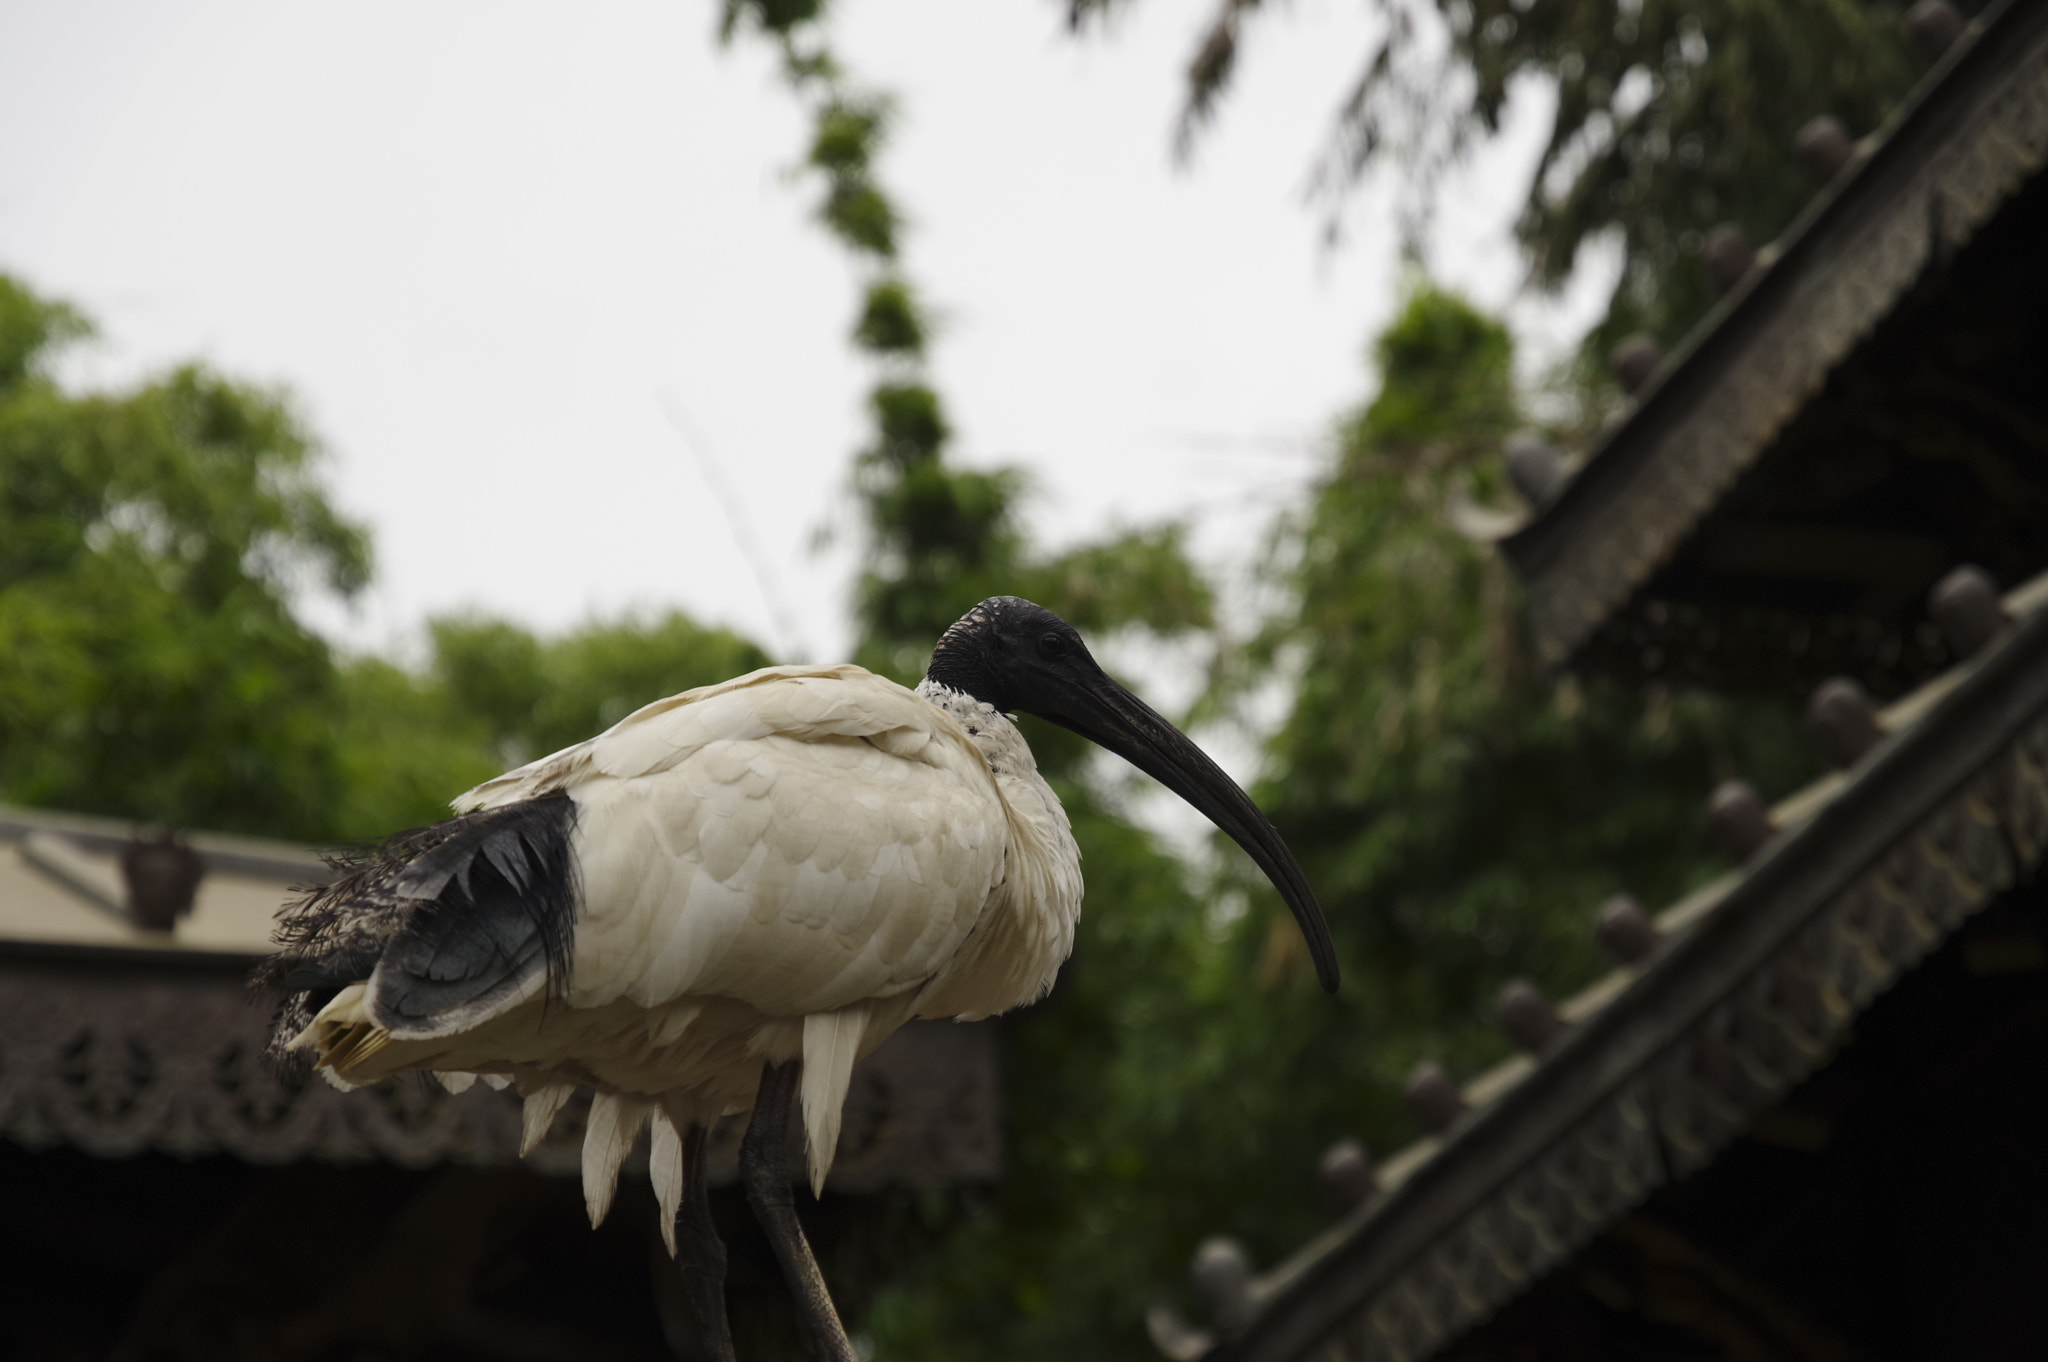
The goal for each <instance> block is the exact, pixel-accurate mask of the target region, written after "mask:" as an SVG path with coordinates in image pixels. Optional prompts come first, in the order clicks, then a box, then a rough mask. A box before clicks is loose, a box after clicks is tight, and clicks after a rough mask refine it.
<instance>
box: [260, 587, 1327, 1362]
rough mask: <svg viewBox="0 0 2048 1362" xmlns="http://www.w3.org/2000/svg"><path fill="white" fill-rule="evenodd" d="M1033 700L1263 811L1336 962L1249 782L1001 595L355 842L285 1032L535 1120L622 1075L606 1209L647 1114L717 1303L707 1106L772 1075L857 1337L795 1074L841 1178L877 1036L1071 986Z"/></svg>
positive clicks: (537, 1133) (595, 1163)
mask: <svg viewBox="0 0 2048 1362" xmlns="http://www.w3.org/2000/svg"><path fill="white" fill-rule="evenodd" d="M1011 711H1022V712H1024V713H1027V714H1036V715H1038V716H1039V717H1041V718H1044V719H1047V720H1050V721H1051V722H1053V723H1056V724H1059V725H1061V726H1062V727H1065V728H1069V729H1072V730H1073V731H1075V732H1077V733H1079V734H1081V735H1082V736H1084V737H1086V738H1089V739H1091V740H1093V741H1094V742H1096V743H1099V744H1100V745H1102V746H1103V747H1106V748H1108V749H1109V750H1110V751H1112V752H1115V753H1117V754H1118V755H1120V756H1122V757H1124V758H1125V759H1126V760H1128V761H1130V762H1131V763H1132V764H1133V765H1135V766H1137V767H1138V768H1139V769H1140V770H1142V771H1145V772H1147V773H1149V774H1151V775H1152V776H1154V777H1156V778H1157V779H1158V780H1159V781H1160V782H1161V783H1163V784H1164V785H1166V786H1167V788H1169V789H1171V790H1173V791H1174V792H1175V793H1176V794H1178V795H1180V796H1181V797H1182V798H1183V799H1185V800H1187V801H1188V803H1190V804H1192V805H1193V806H1194V807H1195V808H1196V809H1198V810H1200V811H1201V812H1202V813H1203V814H1204V815H1205V816H1207V817H1208V818H1209V819H1210V821H1212V822H1213V823H1215V824H1216V826H1217V827H1219V828H1221V829H1222V830H1223V831H1224V832H1226V833H1228V834H1229V835H1230V836H1231V837H1232V838H1234V839H1236V841H1237V842H1238V843H1239V845H1241V846H1242V847H1244V849H1245V850H1246V851H1247V852H1249V853H1250V855H1251V856H1252V858H1253V860H1254V861H1256V862H1257V863H1258V865H1259V866H1260V868H1261V869H1262V870H1264V871H1265V873H1266V874H1267V875H1268V876H1269V877H1270V878H1271V879H1272V881H1273V882H1274V884H1275V885H1276V886H1277V887H1278V888H1279V890H1280V893H1281V896H1282V897H1283V898H1284V899H1285V900H1286V902H1287V905H1288V907H1289V908H1290V909H1291V910H1292V911H1293V913H1294V916H1295V918H1296V920H1297V921H1298V922H1299V923H1300V925H1301V929H1302V932H1303V933H1304V935H1305V936H1306V937H1307V939H1308V945H1309V951H1310V954H1311V955H1312V957H1313V958H1314V960H1315V965H1316V971H1317V975H1318V977H1319V978H1320V979H1321V981H1322V984H1323V987H1324V988H1326V989H1331V990H1334V989H1335V988H1336V986H1337V964H1336V956H1335V952H1334V950H1333V949H1332V947H1331V944H1330V936H1329V929H1328V927H1327V926H1326V925H1325V923H1324V921H1323V917H1322V913H1321V910H1320V909H1319V908H1318V907H1317V906H1316V902H1315V898H1314V896H1313V895H1312V894H1311V893H1310V891H1309V888H1308V884H1307V882H1306V881H1305V880H1304V878H1303V877H1302V873H1301V869H1300V867H1299V866H1298V865H1297V864H1296V863H1295V860H1294V857H1293V856H1292V855H1291V854H1290V853H1289V852H1288V850H1287V847H1286V845H1285V844H1284V843H1283V842H1282V840H1281V838H1280V835H1279V833H1278V832H1276V831H1275V830H1274V828H1273V826H1272V824H1271V823H1269V822H1268V821H1267V820H1266V818H1265V817H1264V815H1262V814H1261V813H1260V812H1259V810H1258V808H1257V807H1256V806H1255V805H1254V804H1253V803H1252V801H1251V799H1250V798H1249V797H1248V796H1247V795H1246V794H1245V793H1244V792H1243V791H1242V790H1240V789H1239V788H1238V787H1237V786H1236V785H1235V784H1233V783H1232V782H1231V780H1230V778H1229V777H1228V776H1226V775H1224V773H1223V772H1222V771H1221V770H1220V769H1219V768H1218V767H1217V766H1216V764H1215V763H1214V762H1212V761H1210V760H1209V759H1208V758H1207V757H1206V756H1204V755H1203V754H1202V752H1201V750H1200V749H1199V748H1197V747H1196V746H1195V745H1194V743H1193V742H1191V741H1190V740H1189V739H1188V738H1187V737H1186V736H1185V735H1183V734H1182V733H1181V732H1180V731H1179V730H1177V729H1176V728H1174V726H1173V725H1172V724H1170V723H1168V722H1167V721H1166V720H1165V719H1164V718H1162V717H1160V715H1158V714H1157V713H1155V712H1154V711H1153V710H1152V709H1150V708H1149V707H1147V706H1146V705H1145V704H1144V702H1142V701H1141V700H1139V699H1138V698H1137V697H1136V696H1134V695H1132V694H1131V693H1130V692H1129V691H1128V690H1126V689H1124V688H1123V687H1122V686H1120V685H1118V684H1117V683H1116V682H1115V681H1113V680H1111V679H1110V677H1109V676H1108V675H1106V674H1105V673H1104V672H1103V670H1102V669H1101V668H1100V667H1099V666H1097V665H1096V663H1095V660H1094V658H1092V657H1091V656H1090V655H1089V653H1088V649H1087V647H1086V645H1085V644H1083V643H1082V641H1081V637H1080V635H1079V634H1078V633H1076V632H1075V631H1074V629H1073V628H1072V627H1071V626H1070V625H1068V624H1067V623H1066V622H1065V621H1064V620H1061V619H1060V618H1059V617H1058V616H1057V615H1054V614H1053V613H1052V612H1051V611H1049V610H1045V609H1043V608H1042V607H1040V606H1036V605H1033V604H1031V603H1030V602H1029V601H1024V600H1019V599H1017V598H1015V597H1012V596H997V597H993V598H991V599H989V600H986V601H983V602H982V603H981V604H980V605H978V606H976V607H975V608H974V609H973V610H971V611H969V612H968V613H967V615H966V616H964V617H963V618H962V619H961V620H960V621H959V622H958V623H957V624H955V625H953V626H952V628H950V629H948V630H947V631H946V633H945V636H944V637H943V638H941V639H940V640H939V642H938V645H937V647H936V648H934V650H933V652H932V660H931V666H930V669H929V671H928V672H927V674H926V676H925V679H924V681H923V682H922V683H921V684H920V685H919V686H918V688H917V689H916V690H915V691H910V690H905V689H904V688H903V687H901V686H899V685H897V684H895V683H894V682H892V681H888V680H885V679H883V678H881V677H879V676H875V675H873V674H872V673H869V672H867V671H865V670H863V669H861V668H859V667H855V666H836V667H769V668H766V669H764V670H762V671H757V672H752V673H749V674H748V675H746V676H742V677H739V678H737V679H735V680H732V681H727V682H724V683H723V684H720V685H716V686H707V687H704V688H702V689H699V690H693V691H687V692H685V693H683V694H681V695H676V696H671V697H670V698H668V699H666V700H659V701H656V702H655V703H653V704H651V705H648V706H647V707H646V708H644V709H642V710H640V711H638V712H637V713H635V714H632V715H629V716H628V717H626V718H625V719H623V720H621V721H620V722H619V723H618V724H616V725H615V726H613V727H612V728H611V729H609V730H607V731H606V732H604V733H602V734H600V735H598V736H597V737H595V738H592V739H590V740H589V741H588V742H584V743H581V744H578V745H577V746H575V747H570V748H567V749H564V750H563V751H560V752H557V753H555V754H554V755H553V756H550V757H543V758H541V759H540V760H539V761H536V762H532V763H530V764H528V765H526V766H522V767H520V768H519V769H518V770H516V771H511V772H508V773H506V774H505V775H502V776H499V777H497V778H496V779H494V780H489V781H486V782H485V783H484V784H482V785H479V786H477V787H476V788H475V789H474V790H471V791H470V792H469V793H467V794H465V795H462V796H460V797H459V798H457V799H456V800H455V801H454V807H455V808H456V809H457V810H459V812H458V814H457V816H456V817H454V818H451V819H449V820H447V821H446V822H443V823H439V824H436V825H434V826H433V827H429V828H425V829H421V830H419V831H416V832H410V833H402V834H400V835H398V836H396V837H394V838H392V839H390V840H389V841H388V842H386V843H384V844H383V845H381V846H379V847H376V848H373V849H370V850H368V851H366V852H364V853H361V854H360V855H358V856H356V857H355V858H353V859H352V860H350V861H347V862H344V863H342V864H340V865H339V866H338V868H339V869H341V870H342V871H343V873H342V874H341V875H340V876H339V878H337V879H336V880H335V881H334V882H333V883H331V884H329V885H327V886H325V887H323V888H320V889H317V890H315V891H312V892H310V893H308V894H307V895H305V896H304V897H303V898H302V899H300V900H299V901H297V902H295V903H293V904H290V905H288V906H287V907H286V909H285V910H284V912H283V913H282V914H281V917H280V925H279V928H278V933H277V936H278V941H279V944H280V947H281V949H280V951H279V953H278V955H277V956H276V957H275V958H274V959H273V960H272V961H271V962H270V963H269V964H268V965H267V966H266V967H265V970H264V975H263V978H264V981H265V982H267V983H268V984H269V985H271V986H272V987H273V988H274V989H276V990H277V991H279V992H280V993H282V994H284V995H286V997H285V1003H284V1006H283V1008H282V1009H281V1012H280V1017H279V1033H278V1034H279V1040H280V1042H281V1043H282V1044H283V1045H285V1046H286V1047H287V1048H289V1049H294V1050H311V1051H312V1053H313V1056H314V1059H315V1062H316V1063H317V1064H318V1066H319V1067H320V1068H321V1069H322V1070H324V1071H326V1072H327V1074H328V1075H329V1076H330V1077H332V1078H333V1079H335V1080H336V1081H338V1082H341V1083H343V1084H345V1085H355V1084H362V1083H373V1082H376V1081H377V1080H379V1079H381V1078H384V1077H386V1076H388V1075H390V1074H394V1073H398V1072H400V1071H403V1070H431V1071H434V1072H436V1073H438V1074H440V1075H441V1076H442V1078H443V1081H444V1082H448V1083H450V1085H451V1086H461V1085H465V1084H467V1083H468V1082H470V1081H472V1079H471V1078H470V1076H471V1075H481V1076H483V1077H485V1078H486V1079H488V1080H490V1081H492V1082H493V1083H496V1084H498V1085H500V1086H502V1085H504V1084H505V1083H507V1082H509V1083H512V1084H516V1085H517V1087H518V1091H519V1092H520V1093H521V1094H522V1095H523V1096H524V1098H525V1103H526V1105H525V1145H526V1148H527V1149H528V1150H530V1149H531V1148H532V1147H533V1145H534V1144H535V1143H536V1142H537V1141H538V1140H539V1139H540V1137H541V1136H542V1135H543V1134H544V1133H545V1132H546V1130H547V1128H548V1126H549V1124H550V1122H551V1121H552V1120H553V1118H554V1115H555V1113H556V1112H557V1111H559V1110H560V1109H561V1106H562V1104H563V1102H564V1101H565V1100H566V1099H567V1098H568V1097H569V1096H570V1094H571V1093H572V1092H574V1091H575V1090H576V1089H577V1088H578V1087H589V1088H591V1089H593V1090H594V1093H595V1095H594V1097H593V1099H592V1102H591V1108H590V1118H589V1124H588V1130H587V1132H586V1134H585V1137H584V1145H583V1180H584V1195H585V1198H586V1200H587V1202H588V1205H589V1209H590V1215H591V1220H592V1223H593V1224H594V1223H596V1222H597V1221H598V1220H600V1219H602V1217H603V1216H604V1214H605V1211H606V1208H607V1207H608V1206H609V1205H610V1202H611V1199H612V1192H613V1188H614V1186H615V1185H616V1182H617V1178H618V1171H619V1164H620V1161H621V1160H622V1159H623V1158H624V1157H625V1154H626V1152H627V1150H628V1149H629V1148H631V1146H632V1145H633V1143H634V1140H635V1138H636V1137H637V1136H638V1134H639V1132H640V1130H641V1129H642V1127H643V1126H645V1125H647V1124H648V1123H649V1122H650V1120H651V1122H652V1126H653V1134H652V1140H651V1151H652V1152H651V1168H650V1172H651V1174H652V1179H653V1182H654V1187H655V1191H656V1193H657V1195H658V1197H659V1198H660V1201H661V1205H662V1209H663V1212H664V1221H665V1223H664V1233H665V1234H666V1235H667V1236H668V1240H669V1247H670V1251H671V1252H674V1251H676V1229H677V1220H678V1217H679V1215H680V1219H681V1221H682V1225H681V1228H682V1231H683V1235H684V1239H685V1246H686V1249H687V1252H686V1253H685V1254H684V1260H685V1261H684V1268H685V1278H686V1280H688V1281H689V1282H691V1284H692V1288H691V1289H692V1300H693V1303H694V1304H695V1305H696V1306H697V1308H698V1309H699V1311H700V1312H715V1313H716V1314H717V1316H718V1319H719V1323H718V1324H717V1326H716V1327H717V1329H718V1330H719V1331H720V1332H722V1330H723V1323H722V1320H723V1311H722V1304H721V1302H720V1299H719V1291H720V1289H721V1288H720V1281H721V1279H722V1271H723V1269H722V1262H723V1250H722V1249H721V1248H720V1247H719V1245H718V1241H717V1239H716V1236H715V1235H714V1234H713V1232H712V1229H711V1224H710V1220H709V1215H708V1203H707V1201H706V1199H705V1183H704V1139H703V1135H704V1131H705V1129H706V1127H707V1126H708V1125H709V1123H710V1122H712V1121H714V1120H716V1119H717V1118H718V1117H720V1116H723V1115H727V1114H730V1113H736V1112H742V1111H746V1110H748V1109H750V1108H751V1109H752V1110H753V1113H754V1114H753V1118H752V1121H751V1124H750V1126H749V1128H748V1132H747V1135H746V1138H745V1140H744V1142H743V1144H742V1149H741V1167H742V1177H743V1180H744V1181H745V1183H746V1185H747V1189H748V1195H749V1199H750V1200H751V1201H752V1202H753V1204H754V1207H755V1210H756V1213H757V1214H758V1215H759V1216H760V1217H761V1219H762V1222H763V1224H764V1226H765V1227H766V1228H767V1230H768V1233H769V1238H770V1239H771V1241H772V1242H773V1243H774V1244H775V1247H776V1252H777V1254H778V1256H779V1257H780V1258H781V1260H782V1264H783V1267H784V1270H785V1273H786V1274H787V1275H788V1276H789V1278H790V1282H791V1286H792V1288H793V1289H794V1290H795V1291H796V1293H797V1296H798V1298H799V1301H800V1303H801V1304H802V1305H803V1306H804V1309H805V1313H806V1315H807V1317H808V1318H809V1320H810V1322H811V1325H812V1328H813V1330H814V1332H815V1334H816V1338H817V1341H818V1343H819V1345H820V1350H821V1353H822V1354H823V1355H825V1356H831V1357H841V1356H843V1357H851V1356H852V1354H851V1351H850V1349H849V1348H848V1347H847V1345H846V1340H845V1335H844V1332H843V1331H842V1330H841V1329H840V1327H839V1322H838V1317H837V1315H836V1314H835V1313H834V1311H833V1309H832V1305H831V1301H830V1299H829V1297H827V1296H826V1294H825V1290H824V1284H823V1280H822V1278H820V1277H819V1275H818V1272H817V1268H816V1265H815V1263H814V1262H813V1261H812V1259H811V1254H810V1250H809V1247H808V1246H807V1245H806V1244H805V1242H804V1240H803V1237H802V1234H801V1232H800V1231H799V1230H798V1228H797V1226H796V1221H795V1217H794V1213H793V1210H792V1207H791V1201H790V1192H789V1186H788V1180H787V1176H786V1174H785V1173H784V1171H783V1167H784V1165H783V1163H782V1148H781V1146H782V1142H783V1138H784V1132H785V1130H786V1129H787V1126H788V1122H789V1108H790V1104H791V1102H792V1100H793V1099H799V1098H800V1100H801V1103H802V1115H803V1126H804V1132H805V1137H806V1141H807V1144H808V1149H809V1169H810V1181H811V1186H812V1189H813V1190H814V1191H817V1190H820V1189H822V1187H823V1185H824V1180H825V1175H826V1172H827V1170H828V1169H829V1168H830V1167H831V1163H832V1155H833V1150H834V1147H835V1145H836V1144H837V1141H838V1134H839V1114H840V1107H841V1105H842V1103H843V1102H844V1100H845V1097H846V1089H847V1079H848V1076H849V1074H850V1072H851V1070H852V1068H853V1064H854V1061H855V1060H856V1059H858V1058H859V1057H860V1056H862V1055H864V1054H866V1053H867V1052H868V1051H870V1050H872V1049H873V1048H874V1047H875V1046H876V1045H878V1044H880V1043H881V1042H882V1040H883V1039H884V1038H885V1037H887V1036H888V1035H889V1034H890V1033H891V1032H893V1031H894V1030H895V1029H896V1028H897V1027H899V1026H901V1025H903V1024H904V1023H905V1022H906V1021H909V1020H910V1019H911V1018H913V1017H957V1018H961V1019H963V1020H964V1019H973V1018H979V1017H986V1016H989V1015H991V1014H993V1013H997V1012H1002V1011H1005V1010H1007V1009H1009V1008H1013V1007H1017V1006H1019V1005H1021V1004H1023V1003H1028V1002H1032V1001H1034V1000H1035V999H1038V998H1040V997H1043V996H1044V995H1045V993H1046V991H1047V990H1048V989H1050V988H1051V987H1052V982H1053V976H1054V975H1055V974H1056V973H1057V972H1058V970H1059V967H1060V964H1061V962H1063V961H1064V960H1065V959H1066V958H1067V955H1068V953H1069V951H1071V950H1072V948H1073V943H1074V923H1075V920H1076V919H1077V918H1078V917H1079V915H1080V910H1081V858H1080V852H1079V850H1078V849H1077V848H1076V847H1075V845H1074V838H1073V834H1072V832H1071V831H1070V830H1069V828H1068V824H1067V817H1066V814H1065V812H1064V811H1063V810H1062V809H1061V808H1060V804H1059V800H1058V798H1057V796H1055V795H1054V794H1053V791H1052V788H1051V787H1050V786H1048V785H1047V784H1046V783H1045V781H1044V780H1043V779H1042V778H1041V777H1040V776H1039V774H1038V769H1037V765H1036V763H1035V762H1034V761H1033V760H1032V756H1031V751H1030V748H1029V747H1027V746H1026V744H1025V742H1024V739H1023V736H1022V735H1021V734H1020V733H1019V732H1018V731H1017V728H1016V726H1015V725H1014V724H1012V723H1011V722H1010V720H1009V718H1008V717H1007V715H1008V713H1009V712H1011ZM726 1346H728V1347H729V1345H726Z"/></svg>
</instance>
